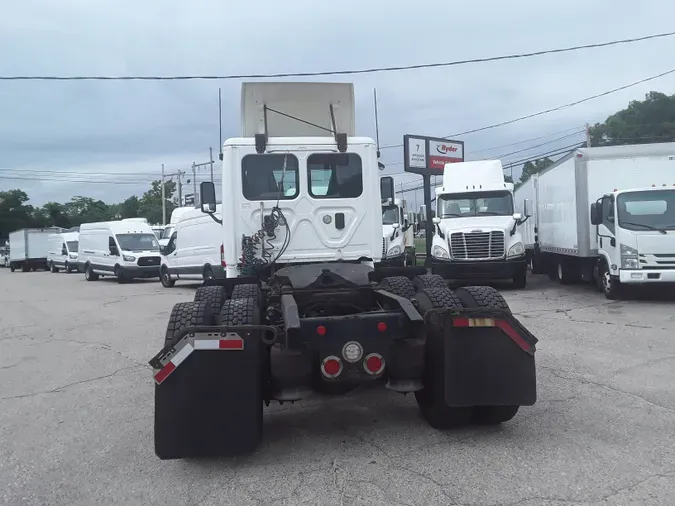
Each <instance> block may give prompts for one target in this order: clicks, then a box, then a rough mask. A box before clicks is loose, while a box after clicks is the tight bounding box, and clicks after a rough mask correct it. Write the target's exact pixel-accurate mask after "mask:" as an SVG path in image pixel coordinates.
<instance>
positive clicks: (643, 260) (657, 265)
mask: <svg viewBox="0 0 675 506" xmlns="http://www.w3.org/2000/svg"><path fill="white" fill-rule="evenodd" d="M639 260H640V268H641V269H675V253H667V254H650V253H644V254H642V253H641V254H640V255H639Z"/></svg>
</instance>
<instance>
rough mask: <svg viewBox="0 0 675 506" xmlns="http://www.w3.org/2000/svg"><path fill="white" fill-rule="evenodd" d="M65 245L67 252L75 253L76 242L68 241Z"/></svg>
mask: <svg viewBox="0 0 675 506" xmlns="http://www.w3.org/2000/svg"><path fill="white" fill-rule="evenodd" d="M66 245H67V246H68V251H70V252H71V253H77V241H68V242H67V243H66Z"/></svg>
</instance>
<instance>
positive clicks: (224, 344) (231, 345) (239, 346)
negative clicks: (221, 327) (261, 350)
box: [218, 339, 244, 350]
mask: <svg viewBox="0 0 675 506" xmlns="http://www.w3.org/2000/svg"><path fill="white" fill-rule="evenodd" d="M218 348H220V349H221V350H243V349H244V340H243V339H221V340H220V342H219V343H218Z"/></svg>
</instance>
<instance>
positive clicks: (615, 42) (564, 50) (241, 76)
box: [0, 32, 675, 81]
mask: <svg viewBox="0 0 675 506" xmlns="http://www.w3.org/2000/svg"><path fill="white" fill-rule="evenodd" d="M673 35H675V32H664V33H656V34H651V35H645V36H642V37H632V38H627V39H619V40H611V41H608V42H598V43H593V44H582V45H577V46H568V47H563V48H556V49H544V50H540V51H530V52H526V53H515V54H508V55H500V56H489V57H484V58H470V59H465V60H455V61H449V62H437V63H419V64H413V65H397V66H388V67H371V68H365V69H346V70H326V71H312V72H278V73H270V74H230V75H183V76H94V75H90V76H86V75H84V76H39V75H34V76H0V80H2V81H186V80H233V79H274V78H280V77H317V76H330V75H354V74H372V73H376V72H395V71H402V70H417V69H428V68H437V67H453V66H457V65H466V64H470V63H485V62H493V61H500V60H514V59H520V58H531V57H534V56H542V55H546V54H556V53H567V52H572V51H580V50H583V49H593V48H601V47H608V46H616V45H619V44H631V43H635V42H641V41H646V40H652V39H660V38H664V37H671V36H673Z"/></svg>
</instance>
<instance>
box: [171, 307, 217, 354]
mask: <svg viewBox="0 0 675 506" xmlns="http://www.w3.org/2000/svg"><path fill="white" fill-rule="evenodd" d="M214 323H215V317H214V315H213V311H212V310H211V304H209V303H208V302H206V301H199V302H179V303H178V304H175V305H174V306H173V309H172V310H171V315H170V316H169V324H168V325H167V327H166V334H165V335H164V345H165V346H166V345H169V344H170V345H172V346H173V345H174V344H176V343H177V342H178V339H177V338H176V333H177V332H178V331H179V330H181V329H184V328H186V327H194V326H195V325H213V324H214Z"/></svg>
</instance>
